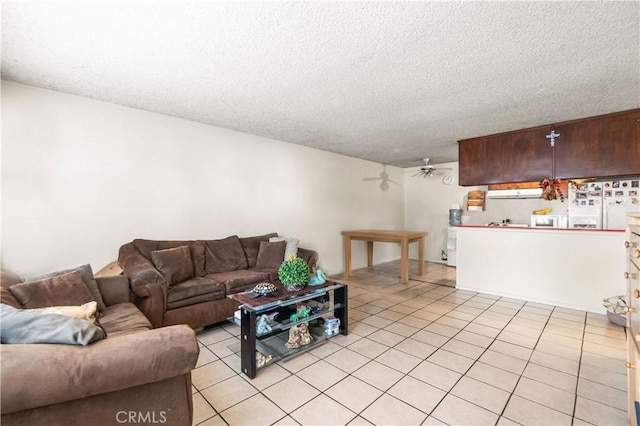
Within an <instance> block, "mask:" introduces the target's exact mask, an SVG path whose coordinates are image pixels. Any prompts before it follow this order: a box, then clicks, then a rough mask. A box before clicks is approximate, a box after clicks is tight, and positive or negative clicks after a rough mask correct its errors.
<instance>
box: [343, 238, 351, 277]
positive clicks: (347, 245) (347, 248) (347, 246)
mask: <svg viewBox="0 0 640 426" xmlns="http://www.w3.org/2000/svg"><path fill="white" fill-rule="evenodd" d="M344 275H345V276H346V277H348V276H349V275H351V237H344Z"/></svg>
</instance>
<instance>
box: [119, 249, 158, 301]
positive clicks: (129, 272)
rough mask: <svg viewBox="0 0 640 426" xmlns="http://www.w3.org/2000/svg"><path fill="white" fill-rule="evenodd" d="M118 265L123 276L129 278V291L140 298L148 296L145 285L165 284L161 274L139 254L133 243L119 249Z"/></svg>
mask: <svg viewBox="0 0 640 426" xmlns="http://www.w3.org/2000/svg"><path fill="white" fill-rule="evenodd" d="M118 263H119V264H120V267H121V268H122V271H123V274H124V275H126V276H127V277H128V278H129V284H130V285H131V290H132V291H133V292H134V293H135V294H137V295H138V296H140V297H146V296H149V290H148V289H147V284H149V283H161V284H165V280H164V277H163V276H162V274H161V273H160V272H159V271H158V270H157V269H156V268H155V266H154V265H153V263H151V261H150V260H149V259H147V258H146V257H144V255H143V254H142V253H140V250H138V248H137V247H136V246H135V244H134V243H133V242H130V243H127V244H125V245H123V246H122V247H120V251H119V253H118Z"/></svg>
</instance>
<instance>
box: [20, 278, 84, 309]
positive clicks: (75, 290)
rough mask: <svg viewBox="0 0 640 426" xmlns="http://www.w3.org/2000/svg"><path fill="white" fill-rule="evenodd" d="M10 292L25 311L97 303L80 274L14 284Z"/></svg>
mask: <svg viewBox="0 0 640 426" xmlns="http://www.w3.org/2000/svg"><path fill="white" fill-rule="evenodd" d="M9 291H10V292H11V294H12V295H13V297H15V298H16V300H17V301H18V302H20V305H21V306H22V307H23V308H25V309H34V308H46V307H49V306H71V305H78V306H79V305H84V304H85V303H88V302H91V301H95V300H94V299H93V295H92V294H91V292H90V291H89V289H88V288H87V286H86V285H85V282H84V280H83V279H82V276H81V275H80V273H79V272H77V271H74V272H69V273H68V274H64V275H58V276H55V277H51V278H46V279H44V280H40V281H30V282H25V283H20V284H14V285H12V286H11V287H9Z"/></svg>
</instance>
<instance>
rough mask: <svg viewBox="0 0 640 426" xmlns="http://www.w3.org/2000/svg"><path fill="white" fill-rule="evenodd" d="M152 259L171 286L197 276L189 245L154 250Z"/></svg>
mask: <svg viewBox="0 0 640 426" xmlns="http://www.w3.org/2000/svg"><path fill="white" fill-rule="evenodd" d="M151 259H152V260H153V264H154V265H156V268H158V270H159V271H160V273H161V274H162V276H163V277H164V280H165V281H166V282H167V286H169V287H171V286H173V285H176V284H180V283H181V282H184V281H187V280H190V279H191V278H193V277H194V276H195V275H194V273H193V260H191V251H190V250H189V246H180V247H174V248H170V249H165V250H155V251H152V252H151Z"/></svg>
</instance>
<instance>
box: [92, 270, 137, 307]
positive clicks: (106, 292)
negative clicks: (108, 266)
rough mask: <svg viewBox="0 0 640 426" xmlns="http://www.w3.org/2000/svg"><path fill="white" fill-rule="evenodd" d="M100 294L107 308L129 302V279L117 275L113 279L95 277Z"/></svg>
mask: <svg viewBox="0 0 640 426" xmlns="http://www.w3.org/2000/svg"><path fill="white" fill-rule="evenodd" d="M96 282H97V283H98V288H99V289H100V294H101V295H102V299H103V300H104V304H105V305H107V306H111V305H117V304H118V303H126V302H131V289H130V288H129V279H128V278H127V277H125V276H122V275H118V276H114V277H96Z"/></svg>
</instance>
